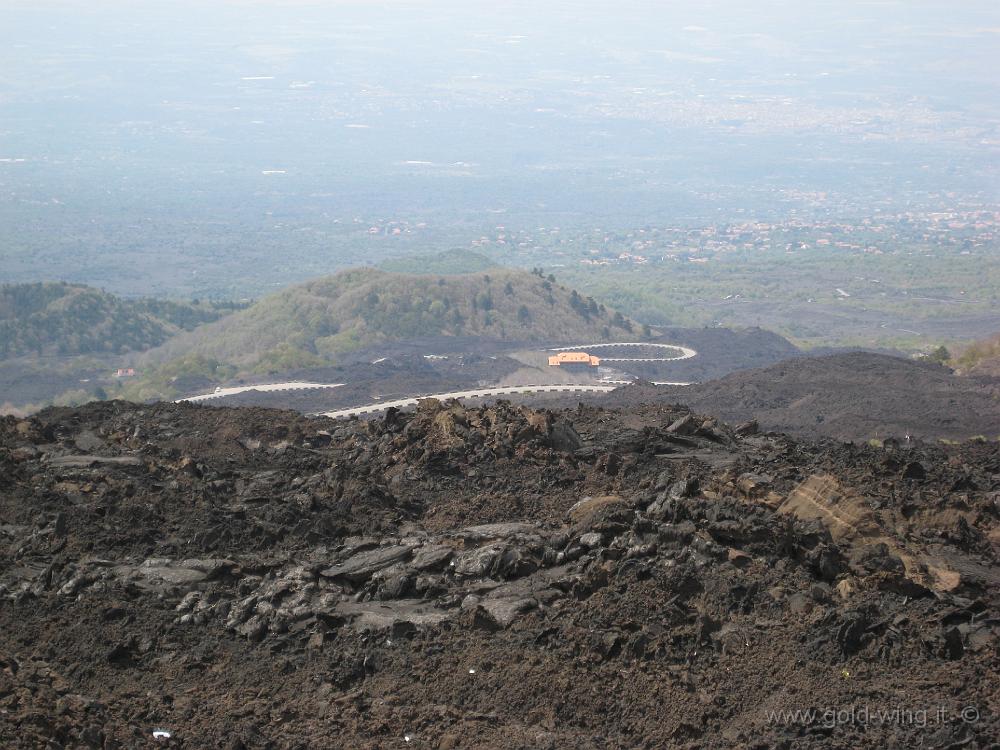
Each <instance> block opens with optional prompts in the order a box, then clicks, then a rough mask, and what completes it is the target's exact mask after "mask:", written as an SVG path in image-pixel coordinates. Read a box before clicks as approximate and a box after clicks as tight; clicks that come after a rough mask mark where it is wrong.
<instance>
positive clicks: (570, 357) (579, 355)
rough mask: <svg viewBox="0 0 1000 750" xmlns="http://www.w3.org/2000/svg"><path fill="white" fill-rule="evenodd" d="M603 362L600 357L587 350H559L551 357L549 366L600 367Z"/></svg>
mask: <svg viewBox="0 0 1000 750" xmlns="http://www.w3.org/2000/svg"><path fill="white" fill-rule="evenodd" d="M600 364H601V359H600V357H595V356H593V355H592V354H587V352H559V353H558V354H556V355H554V356H552V357H549V367H567V366H574V365H575V366H580V365H583V366H585V367H598V366H599V365H600Z"/></svg>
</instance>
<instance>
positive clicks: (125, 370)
mask: <svg viewBox="0 0 1000 750" xmlns="http://www.w3.org/2000/svg"><path fill="white" fill-rule="evenodd" d="M115 377H116V378H134V377H135V368H134V367H119V368H118V369H117V370H115Z"/></svg>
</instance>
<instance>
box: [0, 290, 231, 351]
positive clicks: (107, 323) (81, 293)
mask: <svg viewBox="0 0 1000 750" xmlns="http://www.w3.org/2000/svg"><path fill="white" fill-rule="evenodd" d="M231 309H232V307H231V306H218V305H212V304H185V303H177V302H169V301H164V300H155V299H136V300H129V299H122V298H121V297H116V296H114V295H112V294H108V293H107V292H103V291H101V290H99V289H94V288H93V287H88V286H84V285H79V284H66V283H44V284H42V283H39V284H4V285H2V286H0V359H6V358H9V357H17V356H22V355H29V354H34V355H38V356H43V355H53V354H55V355H71V354H93V353H111V354H124V353H126V352H130V351H144V350H146V349H150V348H152V347H155V346H159V345H160V344H162V343H164V342H165V341H167V340H168V339H169V338H171V337H172V336H174V335H176V334H177V333H179V332H181V331H185V330H191V329H193V328H195V327H197V326H199V325H201V324H203V323H207V322H210V321H214V320H217V319H219V318H220V317H221V316H222V315H224V314H226V313H228V312H230V311H231Z"/></svg>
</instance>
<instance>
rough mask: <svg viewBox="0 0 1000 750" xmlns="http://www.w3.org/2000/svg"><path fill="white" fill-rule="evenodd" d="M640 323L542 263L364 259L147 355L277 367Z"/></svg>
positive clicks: (621, 332) (613, 331)
mask: <svg viewBox="0 0 1000 750" xmlns="http://www.w3.org/2000/svg"><path fill="white" fill-rule="evenodd" d="M642 333H643V331H642V330H641V327H638V326H637V325H636V324H634V323H633V322H632V321H630V320H628V319H627V318H625V317H623V316H622V315H621V314H619V313H616V312H614V311H611V310H609V309H608V308H606V307H605V306H604V305H602V304H600V303H599V302H597V301H596V300H593V299H591V298H589V297H585V296H583V295H581V294H579V293H578V292H576V291H575V290H572V289H568V288H566V287H564V286H562V285H560V284H558V283H556V282H555V279H554V278H552V277H546V276H544V275H542V274H541V272H533V273H527V272H525V271H519V270H512V269H491V270H490V271H488V272H484V273H474V274H465V275H457V276H434V275H409V274H399V273H389V272H386V271H382V270H378V269H372V268H367V269H359V270H351V271H344V272H342V273H338V274H336V275H334V276H329V277H325V278H321V279H316V280H314V281H310V282H307V283H304V284H300V285H297V286H294V287H290V288H288V289H285V290H283V291H281V292H278V293H277V294H274V295H272V296H270V297H266V298H264V299H262V300H261V301H259V302H258V303H256V304H255V305H253V306H252V307H250V308H248V309H246V310H243V311H241V312H238V313H235V314H234V315H231V316H228V317H227V318H225V319H224V320H220V321H218V322H216V323H212V324H209V325H207V326H204V327H202V328H199V329H198V330H197V331H193V332H192V333H188V334H181V335H180V336H178V337H176V338H175V339H174V340H172V341H170V342H168V343H167V344H166V345H165V346H163V347H161V348H160V349H158V350H156V351H155V352H151V353H150V355H148V356H149V361H150V362H151V363H156V362H167V361H169V360H172V359H176V358H178V357H182V356H188V355H191V354H198V355H201V356H203V357H207V358H209V359H211V360H214V361H219V362H224V363H229V364H232V365H235V366H236V367H238V368H239V369H240V370H242V371H257V372H279V371H281V370H283V369H289V368H294V367H305V366H310V365H316V364H321V363H324V362H330V361H333V360H335V358H336V355H337V354H339V353H342V352H345V351H349V350H352V349H357V348H361V347H366V346H372V345H375V344H378V343H380V342H383V341H392V340H401V339H408V338H415V337H424V336H486V337H490V338H496V339H508V340H512V341H539V340H560V341H573V340H579V341H583V340H588V341H590V340H611V339H615V338H621V337H623V336H628V337H634V336H641V335H642Z"/></svg>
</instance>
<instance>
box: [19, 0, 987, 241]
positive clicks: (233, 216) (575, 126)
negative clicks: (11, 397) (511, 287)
mask: <svg viewBox="0 0 1000 750" xmlns="http://www.w3.org/2000/svg"><path fill="white" fill-rule="evenodd" d="M998 69H1000V3H997V2H995V0H962V1H961V2H954V0H949V1H947V2H945V1H943V0H905V2H902V1H901V2H858V1H851V0H830V1H829V2H826V1H824V2H818V1H817V0H787V1H785V0H771V1H769V2H747V1H746V0H726V1H720V2H662V0H661V1H658V2H637V1H635V0H623V1H621V2H614V3H607V2H600V3H597V2H586V1H584V2H504V3H500V4H498V3H495V2H469V1H468V0H463V1H462V2H441V1H436V2H418V1H416V0H410V1H404V0H394V1H392V2H371V1H368V2H329V1H328V0H323V1H322V2H320V1H319V0H317V2H305V1H301V2H267V1H266V0H242V1H238V0H231V1H228V2H225V1H221V0H214V1H211V0H209V1H204V0H202V1H200V2H184V1H183V0H169V1H167V0H164V1H163V2H143V1H141V0H140V1H138V2H137V1H136V0H128V1H127V2H126V1H124V0H123V1H122V2H108V1H104V2H101V1H100V0H96V1H95V0H87V1H86V2H50V1H47V0H5V1H4V2H3V3H2V9H0V221H2V223H3V226H5V227H7V229H6V230H5V231H6V233H7V236H4V235H3V234H0V252H7V253H14V252H21V251H22V250H23V248H30V247H34V246H38V245H39V244H46V245H48V244H50V243H52V242H53V241H59V242H66V243H69V244H70V245H72V243H74V242H75V243H76V245H78V246H81V247H83V248H86V247H87V246H88V243H93V242H97V241H100V242H105V243H111V244H113V245H115V246H122V247H133V246H140V245H142V244H143V243H151V242H154V241H155V242H157V243H159V244H161V245H162V244H166V243H169V242H187V243H194V244H196V243H197V242H198V241H200V240H199V239H198V238H199V237H200V236H203V235H204V232H205V231H206V230H205V222H212V221H225V222H228V224H227V226H229V227H230V228H231V229H230V230H229V231H236V229H239V230H240V231H244V232H251V234H252V233H253V232H256V231H258V229H256V228H254V227H256V226H257V225H256V224H255V222H259V223H260V226H268V227H270V226H273V224H274V222H273V220H272V219H271V217H272V216H273V215H279V214H280V215H282V216H284V217H285V221H286V226H298V227H312V228H314V227H316V226H318V225H321V224H324V222H326V223H329V222H333V221H335V220H336V219H338V218H343V217H350V216H353V215H364V216H368V215H376V216H382V217H386V216H389V217H391V216H399V217H407V218H409V219H411V220H433V221H434V222H438V224H441V223H447V222H450V221H469V222H473V223H475V222H477V221H482V222H485V223H490V222H493V221H494V218H493V217H494V216H495V215H496V214H497V213H503V214H505V215H506V217H507V221H509V222H514V221H516V220H518V217H520V219H521V220H523V221H525V222H536V221H537V220H538V217H539V216H541V217H543V218H544V216H545V215H546V214H552V215H553V216H555V217H557V218H555V219H552V220H553V221H556V220H558V221H561V222H564V223H571V222H574V221H578V222H582V223H592V222H595V221H601V222H603V223H605V224H608V225H618V226H623V227H627V226H631V225H634V224H635V223H637V222H645V221H660V222H670V221H678V222H680V221H700V222H704V221H707V220H708V218H710V217H717V218H718V219H720V220H724V219H726V218H732V216H735V215H737V214H736V212H739V214H738V215H740V216H746V215H753V214H761V215H765V214H767V215H781V214H784V213H787V212H788V211H791V210H800V209H801V210H805V208H807V207H809V206H811V205H813V204H814V203H815V201H814V200H813V199H812V198H811V197H810V198H808V199H803V200H802V201H800V202H799V203H798V204H794V203H792V204H790V203H789V201H792V200H793V198H789V196H795V195H807V196H815V195H816V194H818V193H821V194H823V195H825V196H827V198H826V199H825V200H826V203H824V205H823V208H822V210H824V211H827V212H833V213H836V212H844V211H854V212H855V213H863V212H865V211H869V210H872V207H873V206H890V205H893V204H898V205H901V206H912V205H926V206H940V205H947V204H948V203H949V202H951V203H955V204H959V203H961V202H963V201H965V202H978V203H984V202H985V203H990V202H993V203H995V202H997V198H998V196H1000V189H998V186H1000V182H998V166H1000V161H998V158H997V157H998V144H1000V91H998V86H1000V77H998V76H997V75H996V71H997V70H998ZM55 207H58V208H55ZM199 222H201V223H199ZM151 223H152V224H156V225H157V226H159V227H161V228H160V229H158V230H156V231H153V230H151V229H149V228H148V227H147V225H148V224H151ZM12 227H17V231H16V232H15V231H14V230H13V229H12ZM95 227H100V233H99V235H98V236H97V238H96V239H95V237H94V232H97V231H98V230H97V229H95ZM139 227H142V229H139ZM192 227H193V228H192ZM53 237H55V240H54V239H53ZM67 238H74V239H72V240H70V239H67ZM251 240H252V237H251ZM241 241H244V240H241ZM74 246H75V245H74ZM5 248H7V249H5ZM9 248H14V249H13V250H11V249H9ZM0 260H2V256H0Z"/></svg>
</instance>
